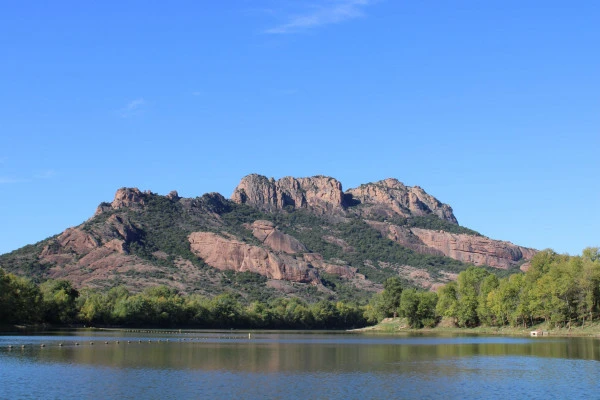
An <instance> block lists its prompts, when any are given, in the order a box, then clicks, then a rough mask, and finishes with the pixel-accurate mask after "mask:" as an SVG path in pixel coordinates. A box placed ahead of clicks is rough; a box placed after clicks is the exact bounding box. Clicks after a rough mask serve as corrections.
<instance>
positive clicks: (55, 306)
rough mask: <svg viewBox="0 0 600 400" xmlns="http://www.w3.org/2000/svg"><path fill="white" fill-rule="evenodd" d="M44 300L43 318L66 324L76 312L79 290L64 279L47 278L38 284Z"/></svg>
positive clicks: (73, 318)
mask: <svg viewBox="0 0 600 400" xmlns="http://www.w3.org/2000/svg"><path fill="white" fill-rule="evenodd" d="M40 290H41V292H42V295H43V301H44V305H43V308H44V319H45V320H46V321H48V322H54V323H62V324H68V323H72V322H74V321H75V319H76V317H77V313H78V309H77V297H79V292H78V291H77V289H75V288H74V287H73V285H72V284H71V282H69V281H66V280H48V281H46V282H44V283H42V284H41V285H40Z"/></svg>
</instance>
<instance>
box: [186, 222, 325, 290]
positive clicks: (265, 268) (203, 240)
mask: <svg viewBox="0 0 600 400" xmlns="http://www.w3.org/2000/svg"><path fill="white" fill-rule="evenodd" d="M188 240H189V242H190V249H191V250H192V252H193V253H194V254H196V255H197V256H198V257H201V258H202V259H203V260H204V262H205V263H207V264H208V265H210V266H211V267H213V268H217V269H220V270H234V271H238V272H245V271H249V272H254V273H257V274H261V275H264V276H266V277H267V278H270V279H284V280H288V281H294V282H304V283H313V284H317V283H319V278H318V277H317V274H316V273H315V271H314V270H313V269H312V268H311V266H310V265H309V264H308V263H306V262H304V261H303V260H297V259H295V258H293V257H291V256H289V255H287V254H275V253H273V252H271V251H268V250H265V249H264V248H262V247H258V246H253V245H249V244H247V243H244V242H241V241H239V240H235V239H227V238H224V237H222V236H219V235H217V234H215V233H210V232H194V233H192V234H191V235H190V236H189V237H188Z"/></svg>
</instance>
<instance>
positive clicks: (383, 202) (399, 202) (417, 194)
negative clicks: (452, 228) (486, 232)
mask: <svg viewBox="0 0 600 400" xmlns="http://www.w3.org/2000/svg"><path fill="white" fill-rule="evenodd" d="M346 193H347V194H350V195H352V198H353V199H354V200H355V201H359V202H360V203H361V204H363V205H364V206H365V207H363V211H362V213H363V215H378V216H384V217H394V216H400V217H411V216H424V215H428V214H435V215H437V216H438V217H439V218H441V219H444V220H446V221H448V222H451V223H453V224H458V222H457V221H456V217H454V214H453V212H452V207H450V206H449V205H447V204H442V203H441V202H440V201H439V200H438V199H436V198H435V197H433V196H431V195H429V194H427V193H426V192H425V191H424V190H423V189H421V188H420V187H419V186H413V187H410V186H405V185H404V184H403V183H402V182H399V181H398V180H397V179H391V178H390V179H385V180H383V181H379V182H375V183H368V184H366V185H361V186H359V187H357V188H355V189H350V190H348V191H346Z"/></svg>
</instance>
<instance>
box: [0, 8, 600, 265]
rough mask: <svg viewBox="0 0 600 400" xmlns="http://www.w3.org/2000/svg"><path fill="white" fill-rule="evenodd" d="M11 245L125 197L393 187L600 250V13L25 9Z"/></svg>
mask: <svg viewBox="0 0 600 400" xmlns="http://www.w3.org/2000/svg"><path fill="white" fill-rule="evenodd" d="M2 8H3V10H2V13H0V48H1V49H2V62H1V63H0V87H1V89H2V90H1V91H0V221H2V222H1V224H2V229H0V253H4V252H8V251H11V250H14V249H16V248H18V247H21V246H23V245H25V244H28V243H34V242H37V241H39V240H42V239H44V238H46V237H48V236H51V235H53V234H56V233H59V232H61V231H63V230H64V229H66V228H68V227H70V226H75V225H78V224H79V223H81V222H83V221H84V220H86V219H87V218H89V217H91V216H92V214H93V213H94V211H95V208H96V206H97V205H98V204H99V203H100V202H102V201H111V200H112V198H113V196H114V192H115V191H116V190H117V189H118V188H120V187H123V186H135V187H139V188H140V189H142V190H151V191H153V192H156V193H159V194H166V193H168V192H169V191H170V190H173V189H175V190H178V191H179V193H180V195H183V196H186V197H195V196H200V195H202V194H204V193H206V192H213V191H215V192H220V193H222V194H223V195H225V196H227V197H229V196H230V194H231V193H232V191H233V189H234V188H235V186H236V185H237V183H238V182H239V180H240V179H241V178H242V177H243V176H244V175H246V174H249V173H253V172H256V173H260V174H263V175H266V176H269V177H271V176H273V177H275V178H280V177H283V176H287V175H292V176H298V177H299V176H311V175H317V174H322V175H329V176H333V177H335V178H337V179H339V180H340V181H341V182H342V184H343V186H344V188H351V187H355V186H358V185H359V184H361V183H366V182H372V181H377V180H380V179H384V178H387V177H395V178H398V179H399V180H401V181H403V182H404V183H406V184H408V185H419V186H421V187H423V188H424V189H425V190H426V191H427V192H428V193H430V194H432V195H434V196H436V197H437V198H439V199H440V200H441V201H443V202H445V203H448V204H450V205H451V206H452V207H453V208H454V211H455V214H456V216H457V218H458V220H459V222H460V223H461V225H464V226H467V227H469V228H472V229H475V230H478V231H480V232H481V233H483V234H485V235H487V236H490V237H492V238H495V239H502V240H509V241H512V242H513V243H517V244H520V245H524V246H530V247H535V248H539V249H542V248H553V249H554V250H556V251H558V252H561V253H564V252H568V253H571V254H577V253H580V251H581V250H582V249H583V248H584V247H587V246H599V245H600V233H599V232H600V229H598V226H600V213H599V212H598V206H599V205H600V185H599V178H598V177H599V176H600V158H599V157H598V153H599V149H600V73H599V72H600V51H598V44H599V43H600V25H599V24H598V21H599V20H600V3H599V2H597V1H579V2H576V3H567V2H558V1H543V2H542V1H526V2H523V1H485V2H482V1H460V0H459V1H453V2H428V1H425V2H416V1H410V2H403V1H392V0H387V1H386V0H377V1H376V0H373V1H371V0H314V1H306V2H305V1H286V0H278V1H264V0H255V1H242V0H239V1H222V2H198V1H174V2H164V1H125V2H116V1H103V2H82V1H72V2H67V1H57V2H41V1H37V2H36V1H31V2H28V1H8V2H5V3H3V7H2Z"/></svg>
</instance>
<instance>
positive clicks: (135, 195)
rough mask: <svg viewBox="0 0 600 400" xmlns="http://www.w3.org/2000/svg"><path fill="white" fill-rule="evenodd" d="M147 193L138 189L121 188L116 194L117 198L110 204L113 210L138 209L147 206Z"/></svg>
mask: <svg viewBox="0 0 600 400" xmlns="http://www.w3.org/2000/svg"><path fill="white" fill-rule="evenodd" d="M144 195H145V193H142V192H141V191H140V190H139V189H138V188H121V189H119V190H117V193H115V198H114V200H113V202H112V203H111V204H110V205H111V207H112V208H113V209H118V208H123V207H136V206H140V205H142V206H143V205H144V204H145V196H144Z"/></svg>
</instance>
